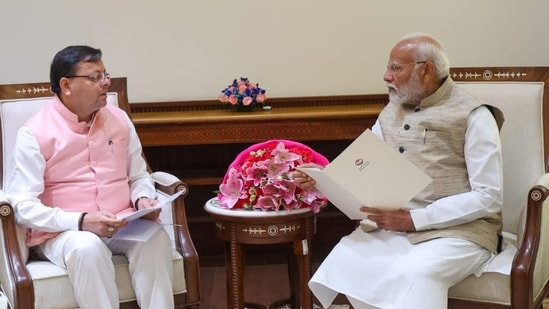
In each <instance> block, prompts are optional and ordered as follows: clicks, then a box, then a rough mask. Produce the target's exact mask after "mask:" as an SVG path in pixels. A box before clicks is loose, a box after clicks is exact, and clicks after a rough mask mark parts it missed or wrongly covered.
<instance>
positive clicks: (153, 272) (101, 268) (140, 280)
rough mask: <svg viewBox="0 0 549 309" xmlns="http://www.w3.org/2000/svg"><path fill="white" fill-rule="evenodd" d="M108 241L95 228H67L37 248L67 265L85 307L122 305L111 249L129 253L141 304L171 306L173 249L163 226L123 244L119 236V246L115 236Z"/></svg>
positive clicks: (157, 308)
mask: <svg viewBox="0 0 549 309" xmlns="http://www.w3.org/2000/svg"><path fill="white" fill-rule="evenodd" d="M110 241H111V239H102V238H100V237H98V236H97V235H95V234H93V233H91V232H77V231H66V232H63V233H61V234H59V235H58V236H57V237H55V238H53V239H50V240H48V241H46V242H45V243H43V244H42V245H40V248H39V251H40V252H38V253H39V254H40V255H43V256H44V257H46V258H47V259H48V260H50V261H51V262H53V263H54V264H56V265H58V266H60V267H63V268H66V269H67V272H68V276H69V279H70V280H71V282H72V284H73V287H74V293H75V296H76V300H77V301H78V304H79V305H80V307H81V308H82V309H88V308H89V309H97V308H119V299H118V288H117V286H116V281H115V272H114V265H113V263H112V260H111V257H112V254H123V255H125V256H126V257H127V258H128V261H129V271H130V276H131V278H132V285H133V289H134V291H135V294H136V298H137V302H138V304H139V306H140V308H142V309H149V308H153V309H170V308H173V307H174V302H173V292H172V281H173V271H172V268H173V265H172V249H171V241H170V239H169V237H168V234H167V233H166V232H165V230H164V229H163V228H161V229H159V230H158V231H157V232H156V233H155V234H154V235H153V236H152V237H151V238H150V239H149V240H148V241H146V242H137V241H132V242H127V243H126V244H125V245H124V246H120V241H119V240H116V241H117V242H118V243H117V244H116V246H115V243H114V240H113V243H112V244H111V245H109V242H110ZM111 250H112V251H111ZM117 251H124V252H117Z"/></svg>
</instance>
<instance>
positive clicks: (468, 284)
mask: <svg viewBox="0 0 549 309" xmlns="http://www.w3.org/2000/svg"><path fill="white" fill-rule="evenodd" d="M510 286H511V276H509V275H504V274H501V273H495V272H491V273H483V274H482V275H481V276H480V277H477V276H475V275H471V276H469V277H467V278H465V279H464V280H462V281H461V282H459V283H458V284H456V285H454V286H453V287H451V288H450V289H449V290H448V298H454V299H462V300H470V301H479V302H489V303H497V304H503V305H510V304H511V293H510Z"/></svg>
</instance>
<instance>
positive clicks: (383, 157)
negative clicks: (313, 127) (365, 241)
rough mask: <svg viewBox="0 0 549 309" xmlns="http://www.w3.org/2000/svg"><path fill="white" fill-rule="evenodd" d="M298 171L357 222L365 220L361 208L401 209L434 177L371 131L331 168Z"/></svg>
mask: <svg viewBox="0 0 549 309" xmlns="http://www.w3.org/2000/svg"><path fill="white" fill-rule="evenodd" d="M297 169H298V170H300V171H302V172H304V173H306V174H307V175H309V176H311V177H312V178H313V179H314V180H315V181H316V188H317V189H318V190H319V191H320V192H321V193H322V194H324V195H325V196H326V197H327V198H328V199H329V200H330V202H332V204H334V205H335V206H336V207H338V208H339V209H340V210H341V211H342V212H343V213H344V214H346V215H347V216H348V217H349V218H351V219H353V220H359V219H364V218H365V217H366V215H367V214H366V213H364V212H361V211H360V210H359V209H360V207H361V206H363V205H364V206H370V207H376V208H381V209H398V208H401V207H402V206H403V205H404V204H405V203H406V202H408V201H409V200H410V199H411V198H412V197H414V196H415V195H417V194H418V193H419V192H420V191H421V190H423V189H424V188H425V187H426V186H427V185H428V184H429V183H430V182H431V181H432V179H431V177H429V176H428V175H427V174H425V173H424V172H423V171H422V170H421V169H419V168H418V167H417V166H415V165H414V164H413V163H411V162H410V161H408V160H407V159H406V158H405V157H404V156H403V155H402V154H400V153H398V152H397V151H395V150H394V149H393V148H391V146H389V145H388V144H387V143H385V142H384V141H382V140H380V139H379V138H378V137H377V136H376V135H375V134H374V133H373V132H372V131H371V130H369V129H367V130H366V131H364V132H363V133H362V134H361V135H360V136H359V137H357V139H355V140H354V141H353V142H352V143H351V145H349V146H348V147H347V148H346V149H345V150H344V151H343V152H342V153H341V154H339V155H338V156H337V157H336V158H335V159H334V160H333V161H332V162H331V163H330V164H329V165H328V166H326V167H325V168H324V169H322V170H320V169H317V168H302V167H298V168H297Z"/></svg>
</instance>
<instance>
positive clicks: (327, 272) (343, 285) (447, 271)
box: [309, 228, 492, 309]
mask: <svg viewBox="0 0 549 309" xmlns="http://www.w3.org/2000/svg"><path fill="white" fill-rule="evenodd" d="M491 255H492V254H491V252H490V251H488V250H486V249H484V248H482V247H480V246H478V245H476V244H474V243H472V242H470V241H466V240H463V239H458V238H439V239H434V240H430V241H426V242H423V243H420V244H416V245H412V244H411V243H410V242H409V241H408V238H407V237H406V235H405V234H404V233H394V232H388V231H384V230H378V231H375V232H371V233H365V232H363V231H362V230H361V229H360V228H358V229H356V230H355V231H354V232H353V233H351V234H350V235H348V236H345V237H343V238H342V239H341V241H340V242H339V243H338V244H337V245H336V246H335V247H334V249H333V250H332V251H331V252H330V254H329V255H328V257H327V258H326V259H325V260H324V261H323V262H322V264H321V265H320V267H319V268H318V270H317V271H316V272H315V274H314V275H313V277H312V278H311V280H310V282H309V287H310V288H311V291H312V292H313V294H314V295H315V296H316V297H317V299H318V300H319V301H320V302H321V304H322V305H323V306H324V307H326V308H327V307H328V306H329V305H330V304H331V303H332V302H333V300H334V298H335V297H336V296H337V294H338V293H341V294H344V295H346V296H347V298H348V299H349V302H350V303H351V304H352V305H353V307H354V308H355V309H372V308H382V309H402V308H406V309H444V308H447V307H448V300H447V298H448V289H449V288H450V287H451V286H452V285H454V284H456V283H457V282H459V281H461V280H462V279H464V278H465V277H467V276H469V275H470V274H473V273H476V274H480V273H481V272H482V269H483V266H484V265H485V264H486V263H487V262H488V261H489V259H490V257H491Z"/></svg>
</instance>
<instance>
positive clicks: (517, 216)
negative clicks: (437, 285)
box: [448, 67, 549, 309]
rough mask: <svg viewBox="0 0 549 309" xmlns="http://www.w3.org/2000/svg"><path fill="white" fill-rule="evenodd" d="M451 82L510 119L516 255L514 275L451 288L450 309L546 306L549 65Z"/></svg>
mask: <svg viewBox="0 0 549 309" xmlns="http://www.w3.org/2000/svg"><path fill="white" fill-rule="evenodd" d="M450 76H451V77H452V78H453V79H454V80H455V81H456V82H458V83H460V84H462V85H463V86H464V87H465V88H467V89H468V90H469V91H470V92H472V93H473V94H474V95H476V96H477V97H479V98H480V99H482V100H484V101H485V102H487V103H489V104H492V105H495V106H497V107H498V108H500V109H501V110H502V111H503V113H504V115H505V123H504V125H503V128H502V129H501V140H502V148H503V168H504V176H503V180H504V206H503V212H502V213H503V238H504V242H503V249H504V251H503V252H502V253H500V255H501V254H510V258H509V259H508V265H507V266H508V267H510V274H509V275H506V274H503V273H498V272H485V273H484V274H482V275H481V276H480V277H476V276H474V275H471V276H469V277H468V278H466V279H464V280H463V281H461V282H460V283H458V284H456V285H455V286H453V287H451V288H450V290H449V295H448V297H449V301H448V303H449V308H452V309H457V308H464V309H465V308H467V309H477V308H478V309H480V308H483V309H503V308H508V309H534V308H536V309H537V308H541V307H542V303H543V300H544V298H545V297H546V296H547V294H548V289H549V285H548V281H549V245H547V244H546V242H547V241H548V238H547V237H548V236H549V209H545V207H548V204H549V200H547V196H548V195H549V174H547V163H548V160H547V159H548V156H549V141H548V140H547V139H545V137H546V136H549V126H547V125H546V124H547V123H549V85H548V81H549V67H528V68H519V67H504V68H495V67H490V68H488V67H487V68H453V69H451V74H450ZM513 248H516V252H515V251H513V250H512V249H513Z"/></svg>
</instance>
